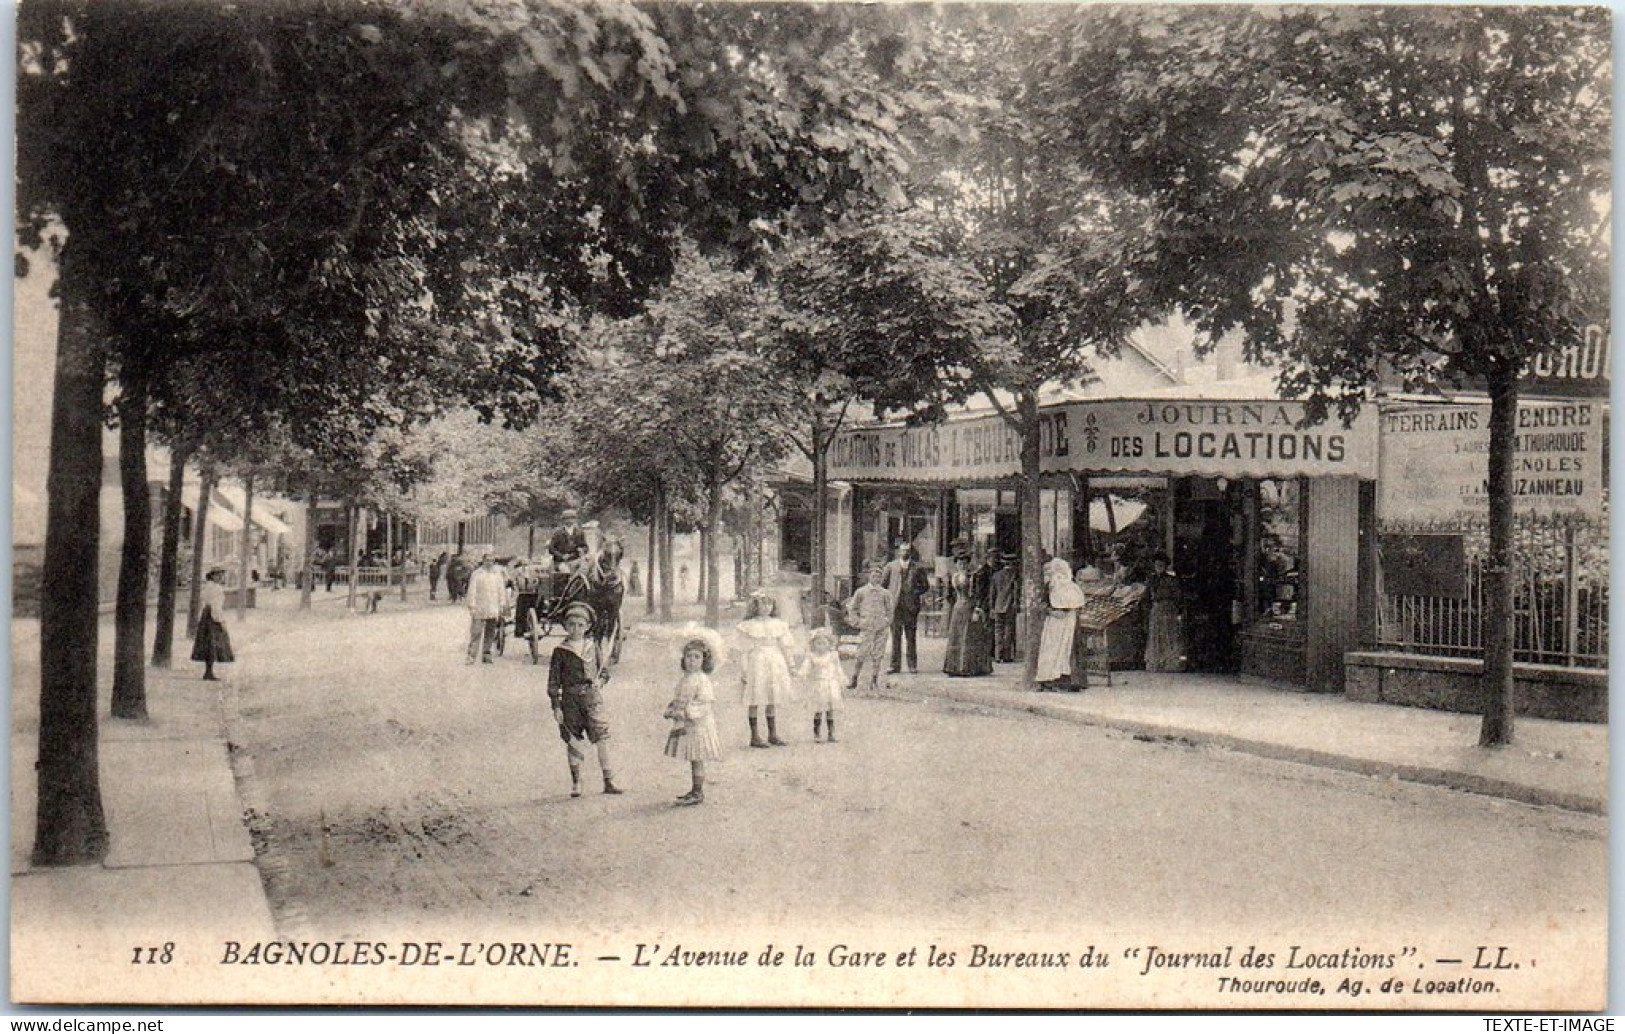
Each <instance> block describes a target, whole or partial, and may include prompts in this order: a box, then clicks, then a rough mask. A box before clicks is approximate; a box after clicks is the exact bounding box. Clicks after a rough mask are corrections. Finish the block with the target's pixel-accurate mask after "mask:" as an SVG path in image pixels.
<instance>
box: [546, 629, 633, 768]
mask: <svg viewBox="0 0 1625 1034" xmlns="http://www.w3.org/2000/svg"><path fill="white" fill-rule="evenodd" d="M595 616H596V615H594V614H593V611H592V608H591V607H589V606H587V605H586V604H585V603H572V604H570V605H569V606H568V607H566V608H565V611H564V642H562V643H560V644H559V645H558V646H555V647H554V648H553V659H552V661H551V662H550V663H549V665H548V669H547V696H548V700H549V701H550V702H551V703H552V706H553V721H554V722H556V723H558V727H559V738H560V739H562V740H563V741H564V752H565V757H566V760H568V761H569V763H570V796H571V797H580V796H581V765H582V762H584V761H585V760H586V755H585V753H584V752H583V751H582V749H581V741H582V740H587V741H588V742H590V743H591V744H592V745H593V746H594V747H595V748H596V749H597V751H598V767H599V768H600V769H602V770H603V773H604V792H605V793H608V794H618V793H620V792H621V788H620V787H618V786H616V785H615V773H614V771H613V770H612V768H611V766H610V763H609V720H608V717H607V716H606V714H605V711H604V697H603V688H604V683H605V682H606V681H608V680H609V669H608V668H607V667H606V666H605V665H604V663H603V658H602V657H601V656H600V655H599V652H598V645H597V644H596V643H594V642H593V641H592V640H591V639H589V638H587V629H589V628H591V627H592V623H593V618H594V617H595Z"/></svg>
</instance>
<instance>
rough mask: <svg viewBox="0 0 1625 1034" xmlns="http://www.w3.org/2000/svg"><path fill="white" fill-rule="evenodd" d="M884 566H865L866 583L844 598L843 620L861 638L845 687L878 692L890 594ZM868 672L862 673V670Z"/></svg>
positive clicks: (889, 612) (888, 620)
mask: <svg viewBox="0 0 1625 1034" xmlns="http://www.w3.org/2000/svg"><path fill="white" fill-rule="evenodd" d="M885 579H886V571H885V568H883V567H881V566H880V565H879V564H876V565H874V566H873V567H871V568H870V569H869V584H867V585H864V586H861V587H859V589H858V591H857V592H855V593H853V594H852V598H851V599H849V600H847V601H846V620H847V623H848V624H851V625H855V626H856V627H857V629H858V632H859V633H860V634H861V635H862V637H863V638H862V639H861V640H860V641H859V643H858V664H857V667H856V668H855V669H853V671H852V681H851V682H849V683H847V688H848V689H858V688H859V686H860V685H861V686H862V688H863V689H865V690H866V691H868V692H870V693H879V692H880V679H881V669H882V667H883V666H884V665H885V663H886V631H887V630H888V629H889V628H891V620H892V596H891V593H890V592H888V591H887V590H886V586H885V584H884V582H885ZM865 671H867V672H868V675H867V677H865V675H864V672H865Z"/></svg>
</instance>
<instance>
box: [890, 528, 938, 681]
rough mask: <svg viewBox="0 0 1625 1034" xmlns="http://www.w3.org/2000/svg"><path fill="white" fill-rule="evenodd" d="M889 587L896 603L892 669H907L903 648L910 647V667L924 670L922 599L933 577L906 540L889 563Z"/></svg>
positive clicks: (893, 620)
mask: <svg viewBox="0 0 1625 1034" xmlns="http://www.w3.org/2000/svg"><path fill="white" fill-rule="evenodd" d="M885 584H886V589H887V591H889V592H890V593H891V594H892V599H893V600H895V601H896V603H895V604H894V605H893V607H892V618H891V670H892V671H894V672H895V671H902V670H903V648H904V645H905V643H906V644H907V647H908V670H909V671H915V672H917V671H919V670H920V651H919V646H918V645H917V639H918V630H919V627H920V600H921V598H922V597H923V596H924V595H925V594H926V593H928V592H930V591H931V579H930V577H929V576H927V575H926V573H925V567H924V565H922V564H921V563H920V554H919V553H917V552H915V550H914V547H913V546H911V545H909V544H908V543H906V542H901V543H898V546H897V559H895V560H893V561H892V562H891V563H889V564H887V565H886V583H885Z"/></svg>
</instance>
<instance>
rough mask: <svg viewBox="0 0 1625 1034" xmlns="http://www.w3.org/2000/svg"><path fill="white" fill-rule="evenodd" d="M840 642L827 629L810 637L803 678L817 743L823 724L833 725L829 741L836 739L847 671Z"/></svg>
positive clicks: (815, 631) (815, 632) (814, 739)
mask: <svg viewBox="0 0 1625 1034" xmlns="http://www.w3.org/2000/svg"><path fill="white" fill-rule="evenodd" d="M839 647H840V643H839V641H838V640H837V639H836V638H835V633H834V632H831V631H830V630H829V629H827V628H820V629H816V630H814V632H813V634H812V635H811V637H809V638H808V640H807V659H806V661H805V662H804V663H803V664H802V667H801V677H802V680H803V684H804V686H805V688H806V691H807V699H808V700H809V701H811V702H812V709H813V742H814V743H817V742H818V737H819V735H820V733H821V731H822V726H824V725H825V724H827V725H828V726H829V742H831V743H834V742H835V705H836V704H838V703H840V702H841V690H842V688H843V687H845V685H846V672H845V671H844V670H843V669H842V668H841V655H840V653H838V652H837V651H838V649H839Z"/></svg>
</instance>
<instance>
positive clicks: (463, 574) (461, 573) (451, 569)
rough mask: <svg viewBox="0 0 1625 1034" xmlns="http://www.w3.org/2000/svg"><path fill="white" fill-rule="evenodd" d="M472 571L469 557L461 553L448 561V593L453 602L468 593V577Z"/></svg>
mask: <svg viewBox="0 0 1625 1034" xmlns="http://www.w3.org/2000/svg"><path fill="white" fill-rule="evenodd" d="M471 571H472V568H471V566H470V565H469V562H468V559H467V558H466V557H464V556H463V554H461V553H458V554H457V555H456V556H454V557H452V558H451V559H450V560H448V561H446V595H447V596H448V597H450V599H451V601H452V602H453V603H456V602H457V601H458V600H460V599H462V598H463V597H464V596H465V595H467V594H468V577H469V574H470V573H471Z"/></svg>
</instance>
